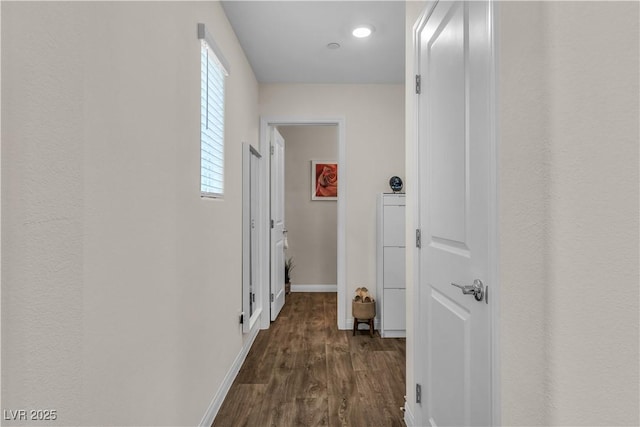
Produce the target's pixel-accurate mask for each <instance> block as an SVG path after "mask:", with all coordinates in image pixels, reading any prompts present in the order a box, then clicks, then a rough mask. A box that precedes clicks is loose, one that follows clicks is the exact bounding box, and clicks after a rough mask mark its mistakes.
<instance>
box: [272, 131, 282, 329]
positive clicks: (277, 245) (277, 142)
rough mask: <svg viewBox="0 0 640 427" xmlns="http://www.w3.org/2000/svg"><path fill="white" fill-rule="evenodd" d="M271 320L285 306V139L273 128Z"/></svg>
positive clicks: (274, 318)
mask: <svg viewBox="0 0 640 427" xmlns="http://www.w3.org/2000/svg"><path fill="white" fill-rule="evenodd" d="M270 133H271V320H272V321H273V320H276V318H277V317H278V314H279V313H280V310H282V307H283V306H284V298H285V292H284V261H285V260H284V230H285V226H284V138H283V137H282V135H280V132H278V130H277V129H276V128H275V127H271V131H270Z"/></svg>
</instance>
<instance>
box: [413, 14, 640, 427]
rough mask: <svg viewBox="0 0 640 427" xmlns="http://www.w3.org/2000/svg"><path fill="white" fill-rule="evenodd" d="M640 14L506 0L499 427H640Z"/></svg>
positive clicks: (502, 24) (501, 19)
mask: <svg viewBox="0 0 640 427" xmlns="http://www.w3.org/2000/svg"><path fill="white" fill-rule="evenodd" d="M638 13H639V5H638V3H636V2H617V3H616V2H500V3H499V5H498V23H499V25H498V37H499V50H498V55H499V56H498V57H499V66H498V72H499V106H498V107H499V120H500V122H499V129H498V134H499V151H500V153H499V185H500V189H499V191H500V206H499V215H500V243H499V244H500V248H499V250H500V265H499V267H500V282H501V283H500V285H501V288H500V293H501V295H500V297H501V305H500V311H501V317H500V327H501V333H500V341H501V354H500V359H501V372H500V378H501V395H502V424H503V425H523V426H524V425H527V426H531V425H540V426H548V425H557V426H563V425H589V426H594V425H639V424H640V419H639V404H638V402H639V401H640V396H639V391H638V387H639V384H640V378H639V372H638V368H639V367H638V360H640V355H639V352H638V350H639V345H638V338H639V325H638V312H639V289H638V282H639V279H640V275H639V271H638V270H639V267H638V259H639V250H638V236H639V228H638V220H639V215H638V202H639V200H638V195H639V184H638V181H639V176H638V164H639V156H638V141H639V139H640V137H639V116H640V111H639V104H640V102H639V94H640V88H639V85H638V75H639V71H640V70H639V63H638V62H639V46H638V40H639V32H638ZM407 19H409V20H411V19H414V17H413V12H412V10H411V9H410V8H409V7H408V8H407ZM411 59H412V58H411V57H410V56H407V69H412V67H413V63H412V61H411ZM411 90H412V82H410V81H409V80H408V84H407V91H408V92H407V94H409V91H411ZM413 111H414V110H413V104H412V103H411V102H409V100H407V126H408V129H410V128H412V126H413V124H412V122H411V120H412V118H413ZM407 136H408V139H407V175H408V180H407V181H408V182H409V185H408V186H407V190H408V197H407V201H408V203H410V202H411V196H410V194H411V191H410V183H411V182H412V176H414V174H415V170H414V169H413V168H412V166H411V164H410V162H409V158H410V157H411V153H412V152H413V150H415V143H414V141H413V139H412V138H411V135H410V133H409V130H408V131H407ZM408 212H411V210H410V209H408ZM411 272H412V266H411V263H410V262H409V263H408V270H407V277H408V281H409V283H408V284H407V290H408V292H409V290H410V288H411V287H413V284H412V283H411V280H410V279H409V277H410V274H411ZM410 345H411V340H410V339H408V341H407V348H408V350H407V355H408V361H407V367H408V370H407V373H408V377H407V382H408V384H410V386H409V387H408V388H409V393H411V388H412V383H413V378H412V377H411V375H412V366H414V365H415V364H416V363H418V362H417V361H414V360H411V358H412V352H411V351H410V350H409V347H410ZM414 369H415V368H414ZM409 399H410V400H409V402H413V401H414V400H413V399H414V398H413V397H411V396H409ZM410 406H411V407H412V404H411V403H410Z"/></svg>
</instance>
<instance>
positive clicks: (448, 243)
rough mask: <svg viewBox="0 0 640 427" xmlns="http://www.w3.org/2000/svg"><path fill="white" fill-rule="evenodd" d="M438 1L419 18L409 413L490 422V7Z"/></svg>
mask: <svg viewBox="0 0 640 427" xmlns="http://www.w3.org/2000/svg"><path fill="white" fill-rule="evenodd" d="M492 13H493V12H492V4H491V3H490V2H480V1H469V2H460V1H455V2H445V1H440V2H437V3H435V4H434V5H433V6H432V9H431V10H430V14H429V13H428V14H427V15H425V19H424V20H423V21H422V22H421V27H418V32H417V36H418V38H417V43H418V45H419V46H418V49H419V52H418V64H419V65H418V66H419V75H420V76H421V77H420V83H421V91H420V92H421V93H420V95H418V99H419V101H418V126H419V128H418V135H419V136H418V138H419V140H418V150H419V156H420V159H419V163H420V167H419V187H420V190H419V211H420V214H419V221H420V227H421V233H422V235H421V240H422V241H421V249H419V260H420V261H419V277H418V282H417V286H418V289H417V293H418V294H419V302H418V304H419V307H418V311H419V313H420V314H419V319H420V320H419V325H416V331H417V332H416V333H417V334H418V335H417V336H418V337H420V339H419V343H418V348H419V349H418V350H417V351H418V353H419V354H418V355H417V357H416V365H419V369H420V372H421V374H420V376H419V377H418V378H419V379H420V378H421V381H423V382H424V383H423V384H422V385H421V387H420V388H421V395H422V396H421V403H420V404H418V405H416V414H415V415H416V423H417V424H418V425H427V426H428V425H431V426H469V425H474V426H475V425H483V426H488V425H492V424H493V422H494V420H493V419H492V396H493V392H492V359H491V357H492V355H491V348H492V343H491V339H492V335H491V327H492V325H491V312H490V310H491V305H489V304H491V302H492V300H491V293H490V292H489V294H488V296H489V299H488V300H487V288H491V287H492V283H491V280H492V278H493V275H492V266H491V263H492V262H495V261H493V252H492V250H493V249H492V247H491V246H492V245H493V240H492V238H491V230H492V229H493V228H492V221H494V218H493V217H492V216H493V215H494V213H493V212H494V208H495V188H492V185H494V184H492V176H493V175H492V173H493V172H492V168H494V166H493V164H494V163H493V161H492V156H493V155H494V143H493V121H494V117H493V97H492V91H493V87H494V85H493V80H492V79H493V77H492V76H493V74H492V73H493V51H492V43H493V29H492V25H493V19H492V18H493V16H492Z"/></svg>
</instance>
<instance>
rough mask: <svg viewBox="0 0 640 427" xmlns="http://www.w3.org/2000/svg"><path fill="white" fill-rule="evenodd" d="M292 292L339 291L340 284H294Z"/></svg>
mask: <svg viewBox="0 0 640 427" xmlns="http://www.w3.org/2000/svg"><path fill="white" fill-rule="evenodd" d="M291 292H338V285H294V284H291Z"/></svg>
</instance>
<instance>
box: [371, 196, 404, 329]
mask: <svg viewBox="0 0 640 427" xmlns="http://www.w3.org/2000/svg"><path fill="white" fill-rule="evenodd" d="M404 225H405V196H404V194H380V195H379V196H378V237H377V251H376V253H377V298H378V304H377V306H378V310H379V312H378V316H379V318H380V335H381V336H382V337H404V336H406V326H405V325H406V290H405V287H406V280H405V256H406V255H405V253H406V252H405V226H404Z"/></svg>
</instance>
